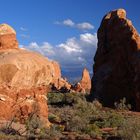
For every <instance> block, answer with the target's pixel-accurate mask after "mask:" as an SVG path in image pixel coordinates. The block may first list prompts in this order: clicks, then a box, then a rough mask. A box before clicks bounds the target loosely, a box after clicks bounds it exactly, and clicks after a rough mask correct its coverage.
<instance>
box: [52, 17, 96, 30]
mask: <svg viewBox="0 0 140 140" xmlns="http://www.w3.org/2000/svg"><path fill="white" fill-rule="evenodd" d="M55 24H58V25H65V26H68V27H74V28H77V29H80V30H83V31H87V30H92V29H94V26H93V25H92V24H91V23H89V22H82V23H75V22H73V21H72V20H71V19H66V20H63V21H61V22H60V21H56V22H55Z"/></svg>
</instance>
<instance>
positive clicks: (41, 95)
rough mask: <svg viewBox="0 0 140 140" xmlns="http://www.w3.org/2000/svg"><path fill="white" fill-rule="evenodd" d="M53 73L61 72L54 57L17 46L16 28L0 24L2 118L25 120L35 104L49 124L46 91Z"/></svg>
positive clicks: (0, 103)
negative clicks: (55, 65)
mask: <svg viewBox="0 0 140 140" xmlns="http://www.w3.org/2000/svg"><path fill="white" fill-rule="evenodd" d="M54 73H55V75H58V76H59V72H57V71H56V69H55V67H54V66H53V65H52V62H51V61H49V60H48V59H47V58H45V57H43V56H41V55H40V54H38V53H35V52H31V51H27V50H24V49H20V48H18V43H17V40H16V32H15V31H14V29H12V27H10V26H9V25H7V24H2V25H0V110H1V111H0V119H9V120H10V119H12V118H13V117H17V119H19V120H20V121H21V122H23V120H24V121H26V119H27V117H28V116H29V115H30V114H31V113H32V111H33V110H34V107H33V106H34V105H36V108H38V111H37V114H38V116H39V117H40V119H41V120H42V121H43V122H44V125H46V126H48V125H49V122H48V107H47V98H46V94H47V86H48V85H49V84H50V83H51V82H52V80H53V78H54V77H53V74H54Z"/></svg>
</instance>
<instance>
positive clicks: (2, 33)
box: [0, 24, 18, 50]
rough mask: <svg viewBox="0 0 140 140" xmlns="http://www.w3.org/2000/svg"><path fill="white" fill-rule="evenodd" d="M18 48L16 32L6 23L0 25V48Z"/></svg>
mask: <svg viewBox="0 0 140 140" xmlns="http://www.w3.org/2000/svg"><path fill="white" fill-rule="evenodd" d="M13 48H18V42H17V40H16V32H15V30H14V29H13V28H11V27H10V26H9V25H7V24H1V25H0V50H1V49H13Z"/></svg>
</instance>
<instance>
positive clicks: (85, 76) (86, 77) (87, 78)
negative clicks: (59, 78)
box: [80, 68, 91, 93]
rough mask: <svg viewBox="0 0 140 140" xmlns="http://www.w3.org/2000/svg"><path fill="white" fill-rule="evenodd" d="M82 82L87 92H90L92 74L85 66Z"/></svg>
mask: <svg viewBox="0 0 140 140" xmlns="http://www.w3.org/2000/svg"><path fill="white" fill-rule="evenodd" d="M80 84H81V86H82V88H84V89H85V91H86V92H88V93H89V92H90V89H91V79H90V75H89V71H88V70H87V69H86V68H84V70H83V73H82V79H81V81H80Z"/></svg>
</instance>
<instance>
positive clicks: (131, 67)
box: [91, 9, 140, 110]
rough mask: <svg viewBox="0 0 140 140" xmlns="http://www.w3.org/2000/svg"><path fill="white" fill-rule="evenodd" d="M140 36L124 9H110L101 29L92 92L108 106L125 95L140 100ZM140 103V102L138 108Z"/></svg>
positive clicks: (135, 100)
mask: <svg viewBox="0 0 140 140" xmlns="http://www.w3.org/2000/svg"><path fill="white" fill-rule="evenodd" d="M139 50H140V37H139V34H138V32H137V31H136V29H135V28H134V26H133V25H132V23H131V21H130V20H128V19H127V18H126V12H125V10H124V9H118V10H115V11H111V12H109V13H108V14H107V15H105V16H104V18H103V20H102V22H101V25H100V27H99V29H98V48H97V52H96V55H95V57H94V61H95V63H94V66H93V70H94V71H93V73H94V75H93V78H92V90H91V95H92V97H93V98H97V99H99V100H100V101H101V102H102V103H103V104H104V105H106V106H113V105H114V102H115V101H118V100H120V99H121V98H123V97H126V99H127V101H128V102H129V103H130V104H132V105H133V107H135V106H136V103H137V102H140V98H139V97H140V84H139V83H140V57H139V56H140V52H139ZM139 109H140V105H138V106H137V110H139Z"/></svg>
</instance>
